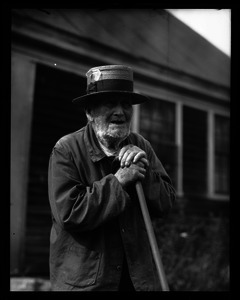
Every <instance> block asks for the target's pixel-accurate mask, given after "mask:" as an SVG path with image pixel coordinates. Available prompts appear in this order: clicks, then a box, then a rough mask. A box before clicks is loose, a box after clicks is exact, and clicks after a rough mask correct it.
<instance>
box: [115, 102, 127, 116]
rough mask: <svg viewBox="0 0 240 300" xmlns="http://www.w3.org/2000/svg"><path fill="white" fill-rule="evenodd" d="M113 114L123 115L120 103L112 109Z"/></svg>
mask: <svg viewBox="0 0 240 300" xmlns="http://www.w3.org/2000/svg"><path fill="white" fill-rule="evenodd" d="M113 113H114V114H115V115H124V111H123V107H122V105H121V103H119V104H117V105H116V106H115V107H114V112H113Z"/></svg>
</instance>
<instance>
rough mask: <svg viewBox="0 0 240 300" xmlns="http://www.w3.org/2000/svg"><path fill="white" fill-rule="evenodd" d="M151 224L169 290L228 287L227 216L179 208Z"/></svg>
mask: <svg viewBox="0 0 240 300" xmlns="http://www.w3.org/2000/svg"><path fill="white" fill-rule="evenodd" d="M155 225H156V227H157V230H156V237H157V240H158V243H159V246H160V248H161V250H160V253H161V257H162V261H163V265H164V269H165V273H166V276H167V280H168V284H169V287H170V290H172V291H228V290H229V281H230V275H229V219H228V217H226V216H222V215H218V216H216V215H214V214H208V215H205V216H200V215H196V214H191V215H190V214H188V215H187V214H186V213H184V210H181V209H179V210H178V211H177V212H175V213H173V214H170V215H169V216H168V217H167V218H165V219H164V220H161V221H157V222H156V224H155Z"/></svg>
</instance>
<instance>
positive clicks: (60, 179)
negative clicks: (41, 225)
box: [48, 148, 130, 231]
mask: <svg viewBox="0 0 240 300" xmlns="http://www.w3.org/2000/svg"><path fill="white" fill-rule="evenodd" d="M48 192H49V201H50V206H51V210H52V214H53V216H54V218H55V220H56V221H57V222H58V223H59V225H60V226H62V227H64V228H65V229H67V230H72V231H86V230H92V229H95V228H96V227H98V226H100V225H101V224H102V223H104V222H106V221H108V220H110V219H112V218H114V217H116V216H117V215H119V214H120V213H121V212H122V211H123V210H124V209H125V208H126V206H127V205H128V204H129V199H130V198H129V195H128V194H127V192H126V191H124V190H123V188H122V186H121V184H120V183H119V182H118V180H117V179H116V177H115V176H114V175H113V174H109V175H107V176H105V177H103V178H102V179H101V180H99V181H95V182H94V183H93V185H92V186H85V185H84V184H83V183H81V182H80V179H79V174H78V170H77V168H76V166H75V164H74V160H73V159H72V157H71V155H70V153H68V152H66V151H64V149H62V148H60V149H59V148H54V149H53V151H52V154H51V157H50V160H49V170H48Z"/></svg>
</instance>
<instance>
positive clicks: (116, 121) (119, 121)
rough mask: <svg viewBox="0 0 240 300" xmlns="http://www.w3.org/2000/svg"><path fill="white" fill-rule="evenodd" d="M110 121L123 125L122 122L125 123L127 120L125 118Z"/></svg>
mask: <svg viewBox="0 0 240 300" xmlns="http://www.w3.org/2000/svg"><path fill="white" fill-rule="evenodd" d="M110 123H112V124H117V125H121V124H125V121H124V120H112V121H111V122H110Z"/></svg>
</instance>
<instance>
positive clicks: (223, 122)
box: [214, 115, 230, 194]
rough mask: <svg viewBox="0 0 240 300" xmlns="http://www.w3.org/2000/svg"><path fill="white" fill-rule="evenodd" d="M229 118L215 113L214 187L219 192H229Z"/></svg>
mask: <svg viewBox="0 0 240 300" xmlns="http://www.w3.org/2000/svg"><path fill="white" fill-rule="evenodd" d="M229 126H230V122H229V118H227V117H224V116H219V115H215V131H214V142H215V148H214V184H215V185H214V187H215V190H214V191H215V193H217V194H228V193H229Z"/></svg>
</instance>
